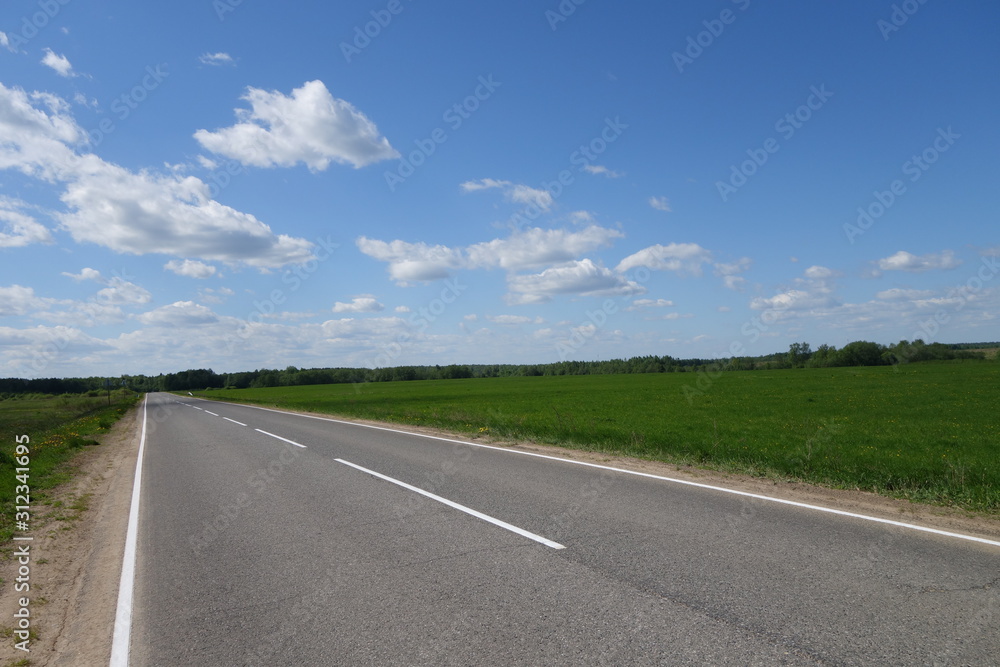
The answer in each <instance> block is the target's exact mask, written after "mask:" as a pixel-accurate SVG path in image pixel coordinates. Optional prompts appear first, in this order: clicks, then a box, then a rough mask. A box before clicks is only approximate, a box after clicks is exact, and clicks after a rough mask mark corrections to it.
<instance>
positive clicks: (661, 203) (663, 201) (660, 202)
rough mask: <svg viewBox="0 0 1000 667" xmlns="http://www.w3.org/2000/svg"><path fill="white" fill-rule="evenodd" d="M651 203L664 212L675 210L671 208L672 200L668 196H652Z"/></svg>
mask: <svg viewBox="0 0 1000 667" xmlns="http://www.w3.org/2000/svg"><path fill="white" fill-rule="evenodd" d="M649 205H650V206H652V207H653V208H655V209H656V210H657V211H663V212H664V213H670V212H671V211H672V210H673V209H671V208H670V200H669V199H667V198H666V197H650V198H649Z"/></svg>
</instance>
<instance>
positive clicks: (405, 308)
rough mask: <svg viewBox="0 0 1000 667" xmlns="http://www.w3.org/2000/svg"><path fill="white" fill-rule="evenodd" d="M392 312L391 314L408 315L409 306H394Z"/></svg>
mask: <svg viewBox="0 0 1000 667" xmlns="http://www.w3.org/2000/svg"><path fill="white" fill-rule="evenodd" d="M392 310H393V312H397V313H409V312H411V309H410V307H409V306H396V307H395V308H393V309H392Z"/></svg>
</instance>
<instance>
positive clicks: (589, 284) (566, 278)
mask: <svg viewBox="0 0 1000 667" xmlns="http://www.w3.org/2000/svg"><path fill="white" fill-rule="evenodd" d="M507 283H508V288H509V290H510V293H509V294H508V295H507V296H506V297H505V299H506V300H507V302H508V303H509V304H511V305H516V304H528V303H545V302H547V301H551V299H552V297H553V296H555V295H559V294H579V295H581V296H630V295H634V294H644V293H645V292H646V289H645V288H644V287H642V286H641V285H639V284H638V283H636V282H634V281H630V280H626V279H625V278H623V277H622V276H620V275H617V274H616V273H614V272H612V271H611V270H609V269H607V268H605V267H603V266H598V265H596V264H594V262H593V261H591V260H589V259H582V260H579V261H575V262H569V263H567V264H564V265H562V266H555V267H552V268H549V269H545V270H544V271H542V272H541V273H536V274H531V275H515V276H510V277H509V278H508V281H507Z"/></svg>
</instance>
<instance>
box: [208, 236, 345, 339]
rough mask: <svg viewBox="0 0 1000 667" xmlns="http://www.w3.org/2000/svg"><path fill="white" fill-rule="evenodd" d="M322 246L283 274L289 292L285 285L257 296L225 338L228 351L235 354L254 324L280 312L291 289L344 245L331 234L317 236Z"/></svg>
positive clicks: (305, 279)
mask: <svg viewBox="0 0 1000 667" xmlns="http://www.w3.org/2000/svg"><path fill="white" fill-rule="evenodd" d="M316 245H317V246H319V249H318V250H317V252H316V254H315V257H313V258H310V259H308V260H306V261H305V262H303V263H302V264H296V265H295V266H294V267H293V268H291V269H288V270H287V271H285V273H283V274H282V276H281V282H282V284H284V285H287V286H288V289H287V292H286V290H285V289H284V288H275V289H273V290H271V292H270V293H269V294H268V295H267V297H266V298H264V299H262V300H254V302H253V310H252V311H250V313H248V314H247V316H246V317H245V318H244V319H242V320H240V321H239V326H238V327H237V329H236V331H235V333H233V334H229V335H227V336H226V337H225V338H224V339H223V342H225V343H226V344H227V346H226V353H227V354H233V352H235V351H236V346H237V345H239V344H240V343H243V342H246V341H247V340H248V339H249V338H250V337H251V336H253V334H254V327H255V326H259V325H260V324H262V323H263V322H264V320H265V319H267V318H268V317H269V316H271V315H273V314H274V313H276V312H278V306H280V305H282V304H284V303H285V301H287V300H288V293H295V292H297V291H298V290H299V288H301V287H302V285H303V283H305V282H306V281H307V280H309V279H310V278H311V277H312V276H313V274H315V273H316V272H317V271H319V267H320V266H322V265H323V264H324V263H325V262H326V261H327V260H329V259H330V258H331V257H333V254H334V252H335V251H336V250H337V248H339V247H340V244H339V243H334V242H333V241H331V240H330V237H329V236H326V237H321V238H317V239H316Z"/></svg>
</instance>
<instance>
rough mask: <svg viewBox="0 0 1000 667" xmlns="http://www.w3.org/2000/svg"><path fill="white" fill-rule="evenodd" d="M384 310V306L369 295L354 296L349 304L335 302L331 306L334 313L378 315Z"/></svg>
mask: <svg viewBox="0 0 1000 667" xmlns="http://www.w3.org/2000/svg"><path fill="white" fill-rule="evenodd" d="M383 310H385V305H383V304H381V303H379V302H378V299H376V298H375V297H373V296H371V295H370V294H363V295H361V296H356V297H354V298H353V299H351V300H350V301H349V302H347V303H344V302H342V301H337V302H335V303H334V304H333V312H335V313H378V312H381V311H383Z"/></svg>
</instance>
